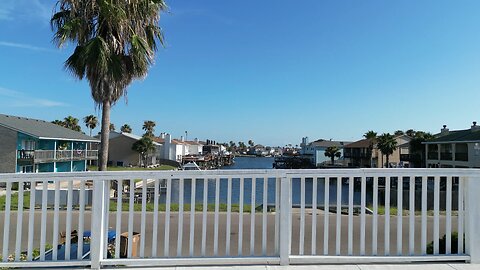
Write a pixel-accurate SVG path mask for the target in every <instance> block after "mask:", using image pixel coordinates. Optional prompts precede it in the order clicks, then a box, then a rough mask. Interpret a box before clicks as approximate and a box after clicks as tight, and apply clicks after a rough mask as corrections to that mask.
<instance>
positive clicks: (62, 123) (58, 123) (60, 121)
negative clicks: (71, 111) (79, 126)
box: [52, 119, 65, 127]
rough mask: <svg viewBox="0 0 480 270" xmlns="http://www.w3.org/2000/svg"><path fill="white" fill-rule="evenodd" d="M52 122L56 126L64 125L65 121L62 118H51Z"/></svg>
mask: <svg viewBox="0 0 480 270" xmlns="http://www.w3.org/2000/svg"><path fill="white" fill-rule="evenodd" d="M52 123H53V124H55V125H58V126H62V127H64V126H65V123H64V122H63V121H62V120H58V119H56V120H53V121H52Z"/></svg>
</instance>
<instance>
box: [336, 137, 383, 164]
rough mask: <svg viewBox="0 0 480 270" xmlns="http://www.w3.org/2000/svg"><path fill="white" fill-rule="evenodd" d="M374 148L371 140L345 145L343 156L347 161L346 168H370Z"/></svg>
mask: <svg viewBox="0 0 480 270" xmlns="http://www.w3.org/2000/svg"><path fill="white" fill-rule="evenodd" d="M374 146H375V144H374V141H373V140H372V139H363V140H359V141H356V142H353V143H349V144H347V145H345V147H344V148H343V155H344V157H345V158H347V159H348V160H349V162H348V166H350V167H358V168H370V167H372V150H373V147H374Z"/></svg>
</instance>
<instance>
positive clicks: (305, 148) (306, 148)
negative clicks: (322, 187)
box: [300, 137, 350, 167]
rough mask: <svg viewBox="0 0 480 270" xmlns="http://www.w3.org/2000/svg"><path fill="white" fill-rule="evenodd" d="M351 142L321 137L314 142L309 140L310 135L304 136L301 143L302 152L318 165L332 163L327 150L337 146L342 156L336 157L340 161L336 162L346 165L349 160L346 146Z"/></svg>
mask: <svg viewBox="0 0 480 270" xmlns="http://www.w3.org/2000/svg"><path fill="white" fill-rule="evenodd" d="M349 143H350V142H346V141H333V140H323V139H319V140H316V141H314V142H309V141H308V137H304V138H302V143H301V144H300V147H301V150H300V154H301V155H302V156H305V157H308V158H309V159H310V162H311V163H312V164H313V165H314V166H316V167H318V166H321V165H325V164H330V158H329V157H326V156H325V150H327V148H329V147H333V146H336V147H337V148H338V149H339V151H340V153H341V156H340V158H335V160H338V162H335V163H336V164H342V165H346V164H345V163H346V162H347V161H346V160H345V157H344V146H345V145H347V144H349Z"/></svg>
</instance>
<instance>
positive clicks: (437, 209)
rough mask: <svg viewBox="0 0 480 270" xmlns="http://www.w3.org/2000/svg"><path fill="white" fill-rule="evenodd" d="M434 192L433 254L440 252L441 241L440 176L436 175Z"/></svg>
mask: <svg viewBox="0 0 480 270" xmlns="http://www.w3.org/2000/svg"><path fill="white" fill-rule="evenodd" d="M434 181H435V182H434V188H433V189H434V193H433V254H434V255H438V253H439V241H438V238H439V237H440V221H439V214H440V177H439V176H435V179H434Z"/></svg>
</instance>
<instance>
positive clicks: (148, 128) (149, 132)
mask: <svg viewBox="0 0 480 270" xmlns="http://www.w3.org/2000/svg"><path fill="white" fill-rule="evenodd" d="M156 125H157V124H155V122H154V121H150V120H148V121H144V122H143V127H142V129H143V130H145V136H149V137H154V136H155V135H154V134H153V133H154V132H155V126H156Z"/></svg>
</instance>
